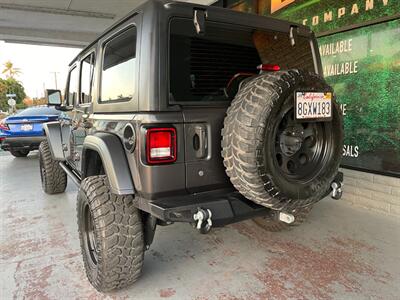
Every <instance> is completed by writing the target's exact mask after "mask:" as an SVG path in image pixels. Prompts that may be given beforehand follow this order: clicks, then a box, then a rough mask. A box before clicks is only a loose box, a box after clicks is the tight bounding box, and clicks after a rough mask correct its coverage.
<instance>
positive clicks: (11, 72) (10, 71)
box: [2, 60, 21, 78]
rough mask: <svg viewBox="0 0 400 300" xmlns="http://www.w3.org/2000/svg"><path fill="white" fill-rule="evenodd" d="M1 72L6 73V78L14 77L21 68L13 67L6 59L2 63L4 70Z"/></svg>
mask: <svg viewBox="0 0 400 300" xmlns="http://www.w3.org/2000/svg"><path fill="white" fill-rule="evenodd" d="M2 74H6V77H7V78H14V77H15V76H18V75H19V74H21V69H20V68H14V64H13V63H12V62H11V61H9V60H8V61H6V62H5V63H4V70H3V72H2Z"/></svg>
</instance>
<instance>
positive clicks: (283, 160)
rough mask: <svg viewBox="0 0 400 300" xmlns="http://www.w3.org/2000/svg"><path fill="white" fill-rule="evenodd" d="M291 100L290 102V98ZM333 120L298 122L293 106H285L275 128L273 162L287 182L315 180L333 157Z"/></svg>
mask: <svg viewBox="0 0 400 300" xmlns="http://www.w3.org/2000/svg"><path fill="white" fill-rule="evenodd" d="M289 102H291V101H289ZM330 129H331V124H330V122H298V121H296V120H295V119H294V109H293V105H286V107H284V108H283V109H282V112H281V114H280V115H279V117H278V119H277V122H276V123H275V126H274V130H273V138H274V146H273V147H272V149H271V150H272V157H273V163H274V165H275V167H276V169H277V170H278V171H279V173H280V174H281V176H282V177H283V178H285V179H286V180H288V181H296V182H303V183H306V182H308V181H310V180H312V179H314V178H315V177H316V176H317V175H318V174H319V172H320V170H322V169H323V167H324V166H325V164H326V163H327V161H329V159H330V156H331V155H330V154H331V151H328V150H329V148H330V147H328V145H329V143H330V141H331V140H332V135H333V133H332V130H330Z"/></svg>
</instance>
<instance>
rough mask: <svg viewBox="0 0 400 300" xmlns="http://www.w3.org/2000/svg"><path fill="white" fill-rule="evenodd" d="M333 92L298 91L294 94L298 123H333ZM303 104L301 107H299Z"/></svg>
mask: <svg viewBox="0 0 400 300" xmlns="http://www.w3.org/2000/svg"><path fill="white" fill-rule="evenodd" d="M332 100H333V93H332V92H331V91H312V90H308V91H307V90H297V91H295V92H294V110H295V119H296V121H298V122H329V121H332V107H333V104H332V102H333V101H332ZM299 104H301V105H299Z"/></svg>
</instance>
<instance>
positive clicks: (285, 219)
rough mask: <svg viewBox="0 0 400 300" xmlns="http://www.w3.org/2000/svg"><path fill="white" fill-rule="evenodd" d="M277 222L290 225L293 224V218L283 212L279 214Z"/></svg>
mask: <svg viewBox="0 0 400 300" xmlns="http://www.w3.org/2000/svg"><path fill="white" fill-rule="evenodd" d="M279 221H282V222H285V223H287V224H292V223H293V222H294V216H293V215H292V214H288V213H285V212H279Z"/></svg>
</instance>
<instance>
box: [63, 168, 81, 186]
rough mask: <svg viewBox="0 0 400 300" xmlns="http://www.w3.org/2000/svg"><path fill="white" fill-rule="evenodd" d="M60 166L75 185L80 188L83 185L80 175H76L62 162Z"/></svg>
mask: <svg viewBox="0 0 400 300" xmlns="http://www.w3.org/2000/svg"><path fill="white" fill-rule="evenodd" d="M59 165H60V167H61V168H62V169H63V170H64V172H65V173H67V175H68V177H69V178H71V179H72V181H73V183H75V184H76V186H78V187H79V186H80V185H81V179H80V178H79V177H78V175H76V174H75V173H74V172H73V171H72V170H71V169H70V168H69V167H68V166H67V165H66V164H65V163H64V162H60V163H59Z"/></svg>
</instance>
